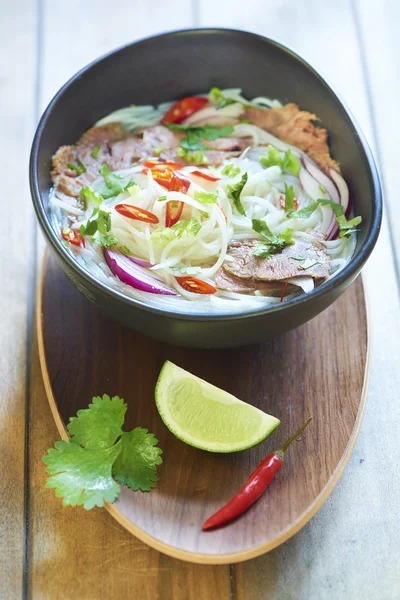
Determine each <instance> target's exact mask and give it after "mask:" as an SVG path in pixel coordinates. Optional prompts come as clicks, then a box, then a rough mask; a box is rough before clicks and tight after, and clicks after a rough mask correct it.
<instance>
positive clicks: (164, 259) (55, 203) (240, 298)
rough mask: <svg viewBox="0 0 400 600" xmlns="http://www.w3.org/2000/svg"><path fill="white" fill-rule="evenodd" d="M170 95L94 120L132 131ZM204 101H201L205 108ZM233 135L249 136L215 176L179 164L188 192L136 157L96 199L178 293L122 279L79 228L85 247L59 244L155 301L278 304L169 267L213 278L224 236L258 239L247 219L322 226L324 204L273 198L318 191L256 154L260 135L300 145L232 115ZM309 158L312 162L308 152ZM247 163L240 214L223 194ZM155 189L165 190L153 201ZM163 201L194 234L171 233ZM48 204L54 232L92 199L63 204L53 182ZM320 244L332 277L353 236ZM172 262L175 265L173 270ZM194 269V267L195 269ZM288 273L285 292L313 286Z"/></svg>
mask: <svg viewBox="0 0 400 600" xmlns="http://www.w3.org/2000/svg"><path fill="white" fill-rule="evenodd" d="M223 94H224V95H225V97H229V98H231V99H233V100H235V101H236V102H238V103H241V105H242V104H252V105H258V106H269V107H275V106H280V103H279V102H278V101H272V100H269V99H268V98H261V97H259V98H255V99H254V100H253V101H252V102H248V101H246V100H245V99H244V98H243V97H242V96H241V90H239V89H232V90H223ZM171 105H172V103H166V104H163V105H160V106H159V107H157V108H154V107H150V106H137V107H129V108H124V109H120V110H118V111H115V112H114V113H112V114H111V115H108V116H107V117H105V118H104V119H101V120H100V121H98V122H97V124H96V125H102V124H105V123H111V122H115V121H118V122H121V124H122V125H123V126H124V127H125V128H126V129H128V130H129V131H136V130H137V129H139V128H143V127H148V126H150V125H155V124H156V123H158V122H159V121H160V119H161V118H162V116H163V114H165V112H166V111H167V110H168V109H169V108H170V106H171ZM237 106H238V105H235V104H232V105H228V106H227V107H226V110H225V109H221V111H222V110H225V114H226V115H229V116H231V115H235V114H236V115H237V114H240V110H238V108H237ZM205 110H206V109H203V111H205ZM221 111H220V112H221ZM217 112H218V111H217ZM200 116H201V115H200ZM188 122H189V119H188ZM190 122H192V123H196V122H197V121H196V119H195V118H194V117H191V118H190ZM232 135H234V136H239V137H244V136H246V137H249V138H251V140H252V145H251V147H249V148H247V149H246V150H245V151H244V152H243V153H242V154H241V156H239V157H236V158H229V159H228V160H225V161H224V163H223V164H222V165H221V166H220V167H218V168H216V167H210V168H209V169H210V174H212V175H213V176H215V177H218V178H219V180H218V181H216V182H210V181H206V180H203V179H201V178H199V177H196V176H192V175H191V173H192V172H193V170H198V169H199V167H196V166H193V165H189V166H183V167H182V169H181V170H180V173H181V174H182V175H184V176H185V177H186V178H187V179H189V180H190V181H191V185H190V187H189V189H188V191H187V193H186V194H183V193H181V192H173V191H171V192H168V191H166V190H165V188H163V187H162V186H160V185H159V184H158V183H157V182H156V181H155V180H154V179H153V177H152V174H151V172H150V170H149V171H148V173H147V175H146V174H144V173H142V172H141V171H142V168H143V167H142V165H141V164H136V165H133V166H132V167H131V168H129V169H125V170H123V171H118V172H116V173H117V174H119V175H122V176H123V177H128V178H131V179H132V180H134V181H135V183H136V187H135V188H131V189H130V190H127V191H125V192H123V193H121V194H119V195H118V196H116V197H112V198H109V199H107V200H104V202H103V203H102V204H101V206H100V207H99V208H100V209H101V210H104V211H107V212H109V213H110V215H111V230H110V234H112V235H114V236H115V238H116V239H117V240H118V243H119V245H120V246H125V247H126V248H127V249H128V250H129V251H130V252H131V253H132V254H133V255H134V256H136V257H137V258H140V259H143V260H146V261H148V262H150V263H151V264H152V265H153V266H152V267H151V269H150V270H149V273H151V271H154V275H155V276H157V277H158V278H159V279H160V280H161V281H163V282H164V283H165V284H166V285H167V286H169V287H171V288H173V289H174V290H175V291H177V292H178V295H177V296H157V295H156V294H150V293H147V292H142V291H139V290H137V289H135V288H133V287H130V286H129V285H126V284H125V283H123V282H122V281H120V280H119V279H118V278H117V277H115V276H114V275H113V274H112V273H111V271H110V269H109V267H108V266H107V264H106V262H105V260H104V255H103V248H102V246H101V245H100V244H99V243H98V241H99V240H98V237H96V236H94V237H93V238H90V237H86V238H85V247H84V248H81V247H77V246H72V245H69V246H68V248H67V249H66V251H67V252H69V253H70V254H71V255H73V256H74V258H75V260H76V261H77V262H78V263H79V265H80V266H81V267H82V268H83V269H84V270H86V271H87V272H89V273H90V274H91V275H92V276H93V277H95V278H96V279H97V280H98V281H99V282H101V283H103V284H105V285H107V286H108V287H111V288H113V289H115V290H117V291H118V292H120V293H122V294H124V295H127V296H130V297H131V298H134V299H136V300H139V301H141V302H143V303H145V304H148V305H151V306H154V307H157V308H163V309H167V310H172V311H183V312H188V313H209V314H213V313H225V312H232V311H234V312H239V311H248V310H254V309H257V308H263V307H264V308H265V307H268V306H272V305H275V304H278V303H279V302H280V298H279V297H277V296H269V295H267V293H266V292H261V291H259V292H255V293H254V294H251V295H247V294H241V293H236V292H228V291H222V290H218V291H217V293H216V294H213V295H210V296H203V295H200V294H195V293H192V292H189V291H187V290H185V289H183V288H182V287H181V286H180V284H179V283H178V280H177V279H176V277H177V276H181V275H183V274H185V269H186V268H189V269H190V268H192V269H193V268H197V269H195V270H196V275H195V276H196V277H198V278H200V279H202V280H204V281H207V282H209V283H211V284H213V278H214V277H215V274H216V272H217V271H218V269H219V268H220V267H221V265H222V264H223V263H224V261H225V260H226V259H227V250H228V246H229V244H230V243H231V242H233V241H240V240H245V239H263V238H262V237H261V236H260V235H259V234H257V233H256V232H255V231H254V230H253V229H252V219H254V218H255V219H260V220H263V221H264V222H265V223H266V224H267V225H268V227H269V228H270V229H271V231H272V233H274V234H275V235H279V234H280V233H282V232H283V231H284V230H285V229H287V228H288V227H290V228H293V230H294V237H295V238H297V239H303V240H307V241H310V242H312V241H313V240H314V237H313V233H314V232H315V231H325V228H326V221H327V218H328V214H329V210H330V209H328V208H327V207H323V206H320V207H319V208H318V209H317V210H315V211H314V212H313V213H312V214H311V215H310V216H309V217H308V218H291V217H290V216H288V215H287V214H286V213H285V211H284V209H283V208H282V207H281V204H280V198H281V196H282V194H284V193H285V184H286V185H287V186H292V187H293V190H294V193H295V196H296V199H297V201H298V205H299V208H304V207H306V206H308V205H309V204H311V203H312V202H313V200H315V194H316V193H317V192H315V191H313V192H312V193H311V195H309V194H308V193H307V191H306V189H305V188H307V186H303V185H302V183H301V180H300V179H299V177H295V176H293V175H291V174H288V173H284V172H282V170H281V168H280V167H279V166H276V165H275V166H272V167H269V168H263V167H262V166H261V164H260V158H261V157H262V156H266V155H268V145H273V146H274V148H276V149H278V150H279V151H280V152H282V153H284V152H286V151H287V150H289V149H290V150H291V151H292V152H293V154H294V155H295V156H297V157H299V158H300V157H301V156H303V153H302V152H301V151H300V150H299V149H298V148H294V147H292V146H290V145H288V144H285V143H284V142H282V141H281V140H278V139H277V138H275V137H274V136H272V135H271V134H269V133H268V132H266V131H264V130H262V129H260V128H259V127H257V126H255V125H252V124H247V123H241V124H238V125H236V126H235V127H234V131H233V133H232ZM282 156H283V154H282ZM307 160H308V161H309V162H311V163H312V161H310V159H309V158H307ZM228 164H229V165H232V166H233V167H236V168H238V169H239V172H238V173H237V174H235V175H234V176H229V175H226V173H224V174H223V173H222V171H223V169H224V167H226V166H227V165H228ZM201 169H202V171H203V172H206V171H205V170H204V169H205V167H201ZM245 173H247V182H246V184H245V186H244V188H243V190H242V192H241V196H240V201H241V203H242V205H243V208H244V210H245V213H246V215H245V216H244V215H242V214H239V213H238V211H237V209H236V208H235V206H234V204H233V202H232V200H231V199H230V198H229V196H228V193H229V189H228V186H232V185H235V184H237V183H238V182H240V181H241V179H242V177H243V175H244V174H245ZM307 176H308V177H310V176H309V174H308V172H306V175H305V177H307ZM103 185H104V181H103V179H102V178H101V177H99V179H98V180H96V181H94V182H93V183H92V187H93V188H94V189H96V188H100V186H103ZM314 187H315V186H314ZM196 192H205V193H207V194H210V193H213V194H215V195H216V196H217V198H218V202H217V203H205V204H203V203H202V202H201V201H200V200H199V199H198V198H195V196H196ZM160 196H161V197H165V198H164V199H163V200H161V201H160V200H159V198H160ZM168 202H183V203H184V207H183V212H182V216H181V220H184V221H190V219H195V220H196V221H197V222H198V223H199V225H200V227H199V230H198V231H197V233H196V234H195V235H194V234H188V232H187V231H183V232H181V234H178V233H174V230H171V229H169V230H166V229H165V228H164V223H165V214H166V205H167V203H168ZM119 203H124V204H131V205H134V206H137V207H140V208H143V209H145V210H148V211H150V212H152V213H153V214H154V215H156V216H157V218H158V219H159V222H160V223H159V224H158V225H149V224H146V223H144V222H141V221H138V220H132V219H129V218H125V217H124V216H122V215H121V214H119V213H118V212H117V211H116V210H115V206H116V205H117V204H119ZM50 210H51V215H52V223H53V226H54V229H55V230H56V231H57V233H59V234H60V231H61V228H62V227H64V226H65V225H68V226H69V227H73V228H75V229H79V227H80V226H81V225H82V224H85V223H86V222H87V221H88V219H89V218H90V216H91V214H92V211H93V207H87V208H86V209H85V208H83V207H79V206H71V205H70V204H68V203H67V202H65V200H63V199H62V198H59V197H57V195H56V194H55V192H54V191H52V192H51V195H50ZM60 238H61V235H60ZM324 244H325V246H326V252H327V254H328V256H329V257H330V259H331V275H330V277H334V276H335V275H336V274H337V273H338V272H339V271H340V270H341V269H342V268H343V267H344V266H345V265H346V264H347V263H348V261H349V260H350V259H351V257H352V255H353V253H354V250H355V244H356V236H355V234H352V235H351V236H350V237H343V238H342V239H335V240H330V241H325V242H324ZM177 267H178V268H179V269H180V271H177V270H176V268H177ZM174 268H175V269H174ZM197 270H199V272H198V273H197ZM289 281H290V283H293V284H294V285H296V286H297V287H298V288H299V292H296V291H295V292H293V293H291V294H287V295H286V296H285V301H286V300H288V299H290V298H291V297H293V296H294V295H296V293H302V291H305V292H309V291H311V290H312V289H313V287H314V281H313V280H312V278H311V277H308V276H303V277H301V276H300V277H295V278H292V279H290V280H289Z"/></svg>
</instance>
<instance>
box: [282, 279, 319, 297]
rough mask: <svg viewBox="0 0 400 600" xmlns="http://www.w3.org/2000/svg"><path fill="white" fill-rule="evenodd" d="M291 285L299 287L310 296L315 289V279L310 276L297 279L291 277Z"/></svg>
mask: <svg viewBox="0 0 400 600" xmlns="http://www.w3.org/2000/svg"><path fill="white" fill-rule="evenodd" d="M288 282H289V283H292V284H293V285H297V286H298V287H299V288H301V289H302V290H303V292H305V293H306V294H309V293H310V292H312V291H313V289H314V279H313V278H312V277H310V276H309V275H298V276H297V277H291V278H290V279H288Z"/></svg>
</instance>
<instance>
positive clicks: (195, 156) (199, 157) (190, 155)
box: [176, 146, 208, 165]
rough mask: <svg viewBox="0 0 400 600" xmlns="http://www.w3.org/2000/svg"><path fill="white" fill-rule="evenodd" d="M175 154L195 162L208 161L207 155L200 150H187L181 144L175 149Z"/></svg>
mask: <svg viewBox="0 0 400 600" xmlns="http://www.w3.org/2000/svg"><path fill="white" fill-rule="evenodd" d="M176 154H177V156H180V157H181V158H184V159H186V160H187V161H188V162H193V163H196V164H198V165H199V164H206V163H207V162H208V159H207V157H206V156H205V155H204V152H203V151H202V150H197V151H196V152H189V151H188V150H185V149H184V148H182V147H181V146H179V148H177V149H176Z"/></svg>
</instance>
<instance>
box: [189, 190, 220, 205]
mask: <svg viewBox="0 0 400 600" xmlns="http://www.w3.org/2000/svg"><path fill="white" fill-rule="evenodd" d="M194 199H195V200H197V202H200V203H201V204H215V203H216V202H217V200H218V196H217V194H209V193H207V192H200V191H198V190H196V191H195V192H194Z"/></svg>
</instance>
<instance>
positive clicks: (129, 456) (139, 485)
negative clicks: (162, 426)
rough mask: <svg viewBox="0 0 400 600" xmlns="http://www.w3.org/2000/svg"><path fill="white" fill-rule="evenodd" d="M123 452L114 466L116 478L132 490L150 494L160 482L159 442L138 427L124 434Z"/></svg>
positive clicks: (160, 460)
mask: <svg viewBox="0 0 400 600" xmlns="http://www.w3.org/2000/svg"><path fill="white" fill-rule="evenodd" d="M120 443H121V444H122V448H121V451H120V453H119V455H118V457H117V459H116V461H115V463H114V466H113V475H114V478H115V479H116V480H117V481H119V483H121V484H123V485H127V486H128V487H130V488H131V490H134V491H137V490H142V492H148V491H150V490H151V489H152V488H154V482H156V481H158V477H157V474H156V468H157V465H161V463H162V458H161V456H160V455H161V454H162V450H161V449H160V448H157V446H156V444H158V440H157V439H156V438H155V437H154V435H153V434H152V433H148V430H147V429H142V428H141V427H136V429H133V430H132V431H129V432H128V433H126V432H124V433H123V434H122V438H121V442H120Z"/></svg>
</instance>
